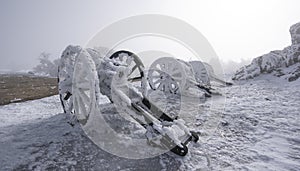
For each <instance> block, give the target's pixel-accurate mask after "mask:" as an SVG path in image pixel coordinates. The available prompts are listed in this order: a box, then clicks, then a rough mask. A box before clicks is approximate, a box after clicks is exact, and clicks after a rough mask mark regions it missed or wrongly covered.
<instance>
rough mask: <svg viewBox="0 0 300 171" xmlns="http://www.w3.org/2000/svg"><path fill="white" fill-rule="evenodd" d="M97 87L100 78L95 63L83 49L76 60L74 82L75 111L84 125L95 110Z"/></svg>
mask: <svg viewBox="0 0 300 171" xmlns="http://www.w3.org/2000/svg"><path fill="white" fill-rule="evenodd" d="M97 88H98V89H99V80H98V75H97V70H96V66H95V63H94V61H93V59H92V57H91V56H90V55H89V53H88V52H87V51H85V50H83V51H82V52H81V53H80V54H79V56H78V57H77V59H76V62H75V66H74V75H73V84H72V96H73V104H74V110H75V112H74V113H75V115H76V117H77V119H78V121H79V122H80V123H81V124H82V125H85V124H86V122H87V120H88V119H89V116H90V114H91V113H92V112H94V111H95V107H96V100H97V99H96V93H97V91H96V90H97Z"/></svg>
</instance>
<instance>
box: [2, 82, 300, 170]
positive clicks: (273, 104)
mask: <svg viewBox="0 0 300 171" xmlns="http://www.w3.org/2000/svg"><path fill="white" fill-rule="evenodd" d="M299 85H300V84H299V82H298V83H289V84H286V85H283V84H282V83H279V82H274V81H267V80H254V81H252V82H245V83H239V84H236V85H234V86H231V87H228V88H222V91H223V94H224V96H226V97H227V98H226V103H225V104H226V105H225V109H224V106H223V105H222V104H223V103H221V102H222V100H223V98H222V97H220V98H216V99H215V100H214V101H213V102H212V101H211V100H210V101H207V102H205V103H202V104H199V103H198V104H197V103H192V101H191V102H189V103H187V104H188V105H187V106H186V107H185V109H183V110H185V111H186V115H185V116H182V117H183V118H184V119H185V120H186V122H187V125H188V126H189V127H190V128H191V129H192V130H195V131H197V132H199V133H201V135H200V141H199V143H197V144H194V143H191V144H190V145H189V153H188V155H187V156H185V157H179V156H176V155H174V154H172V153H170V152H169V153H167V154H163V155H161V156H157V157H154V158H150V159H142V160H132V159H124V158H120V157H117V156H114V155H112V154H109V153H107V152H105V151H103V150H101V149H99V148H98V147H97V146H95V145H94V144H93V143H92V142H91V141H90V140H89V139H88V138H87V137H86V136H85V135H84V134H83V132H82V131H81V130H80V129H79V128H78V127H75V128H73V127H71V126H70V125H69V124H68V123H67V121H68V120H67V119H66V117H65V115H64V114H61V112H62V110H61V108H60V102H59V98H58V96H52V97H48V98H44V99H40V100H34V101H28V102H23V103H16V104H9V105H6V106H0V116H1V117H0V170H295V171H296V170H299V168H300V116H299V115H300V107H299V104H300V89H299ZM212 103H213V104H214V105H213V106H214V107H213V109H209V106H210V105H211V104H212ZM105 106H106V108H104V109H103V110H104V111H106V112H107V116H106V118H107V120H108V121H110V122H111V123H112V124H113V123H116V124H115V127H116V129H119V130H121V131H123V132H128V133H134V132H135V130H130V129H131V128H133V127H131V126H127V127H126V125H130V124H128V122H129V121H128V122H123V121H122V119H120V118H118V115H116V114H115V111H114V109H113V107H112V105H107V104H106V105H105Z"/></svg>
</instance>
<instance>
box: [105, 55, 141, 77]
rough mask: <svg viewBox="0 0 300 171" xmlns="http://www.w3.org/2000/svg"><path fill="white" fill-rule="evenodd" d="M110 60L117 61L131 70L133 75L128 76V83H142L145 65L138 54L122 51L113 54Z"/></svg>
mask: <svg viewBox="0 0 300 171" xmlns="http://www.w3.org/2000/svg"><path fill="white" fill-rule="evenodd" d="M109 58H110V59H113V60H115V62H116V64H118V65H124V66H126V67H129V68H130V69H131V73H130V74H129V75H128V81H132V82H134V81H140V80H141V79H142V77H143V76H144V71H143V70H144V64H143V62H142V61H141V59H140V58H139V57H138V56H137V55H136V54H134V53H132V52H130V51H126V50H120V51H117V52H115V53H113V54H112V55H111V56H110V57H109Z"/></svg>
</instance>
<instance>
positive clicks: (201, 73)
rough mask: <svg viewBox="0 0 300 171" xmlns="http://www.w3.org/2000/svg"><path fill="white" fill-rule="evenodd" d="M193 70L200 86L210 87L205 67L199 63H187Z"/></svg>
mask: <svg viewBox="0 0 300 171" xmlns="http://www.w3.org/2000/svg"><path fill="white" fill-rule="evenodd" d="M189 63H190V65H191V66H192V68H193V71H194V74H195V79H196V81H197V82H198V83H199V84H201V85H210V78H209V75H208V71H207V68H206V66H205V65H204V63H203V62H201V61H191V62H189Z"/></svg>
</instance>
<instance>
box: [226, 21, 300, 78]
mask: <svg viewBox="0 0 300 171" xmlns="http://www.w3.org/2000/svg"><path fill="white" fill-rule="evenodd" d="M290 34H291V39H292V44H291V45H290V46H288V47H286V48H284V49H283V50H275V51H271V52H270V53H268V54H265V55H262V56H259V57H257V58H254V59H253V60H252V62H251V64H249V65H247V66H244V67H242V68H240V69H239V70H237V71H236V73H235V74H234V76H233V77H232V79H233V80H248V79H252V78H254V77H257V76H259V75H261V74H272V75H274V76H276V77H284V78H286V79H287V80H288V81H295V80H297V79H298V78H299V77H300V69H298V68H300V23H297V24H294V25H292V26H291V27H290Z"/></svg>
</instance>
